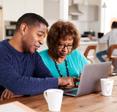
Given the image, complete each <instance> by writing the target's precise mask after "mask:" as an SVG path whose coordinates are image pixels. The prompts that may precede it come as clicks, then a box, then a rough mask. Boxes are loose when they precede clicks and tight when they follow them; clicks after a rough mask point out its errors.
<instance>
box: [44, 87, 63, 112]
mask: <svg viewBox="0 0 117 112" xmlns="http://www.w3.org/2000/svg"><path fill="white" fill-rule="evenodd" d="M43 95H44V98H45V99H46V101H47V103H48V108H49V111H51V112H60V110H61V104H62V99H63V90H61V89H48V90H46V91H44V94H43Z"/></svg>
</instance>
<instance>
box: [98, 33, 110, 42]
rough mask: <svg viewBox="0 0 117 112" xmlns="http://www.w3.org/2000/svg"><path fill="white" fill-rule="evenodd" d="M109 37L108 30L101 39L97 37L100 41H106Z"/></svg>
mask: <svg viewBox="0 0 117 112" xmlns="http://www.w3.org/2000/svg"><path fill="white" fill-rule="evenodd" d="M109 38H110V32H108V33H107V34H105V35H104V36H103V37H102V38H101V39H99V42H100V43H107V41H108V40H109Z"/></svg>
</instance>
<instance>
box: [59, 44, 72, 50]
mask: <svg viewBox="0 0 117 112" xmlns="http://www.w3.org/2000/svg"><path fill="white" fill-rule="evenodd" d="M57 47H58V48H59V49H65V48H67V49H68V50H71V49H72V48H73V45H65V44H58V46H57Z"/></svg>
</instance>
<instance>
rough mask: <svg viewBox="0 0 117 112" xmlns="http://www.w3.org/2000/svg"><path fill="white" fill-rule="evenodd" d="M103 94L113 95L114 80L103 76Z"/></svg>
mask: <svg viewBox="0 0 117 112" xmlns="http://www.w3.org/2000/svg"><path fill="white" fill-rule="evenodd" d="M100 81H101V94H102V95H104V96H111V95H112V89H113V83H114V80H112V79H108V78H102V79H101V80H100Z"/></svg>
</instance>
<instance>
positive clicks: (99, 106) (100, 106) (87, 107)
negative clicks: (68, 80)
mask: <svg viewBox="0 0 117 112" xmlns="http://www.w3.org/2000/svg"><path fill="white" fill-rule="evenodd" d="M111 78H112V79H114V87H113V94H112V96H110V97H105V96H102V95H101V94H100V93H94V94H90V95H85V96H80V97H70V96H64V97H63V102H62V108H61V112H117V83H116V82H117V76H114V77H111ZM12 101H20V102H21V103H23V104H25V105H27V106H28V107H30V108H32V109H33V110H35V111H36V112H48V106H47V103H46V101H45V99H44V97H43V95H37V96H30V97H20V98H14V99H11V100H8V101H3V102H0V104H3V103H8V102H12Z"/></svg>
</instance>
